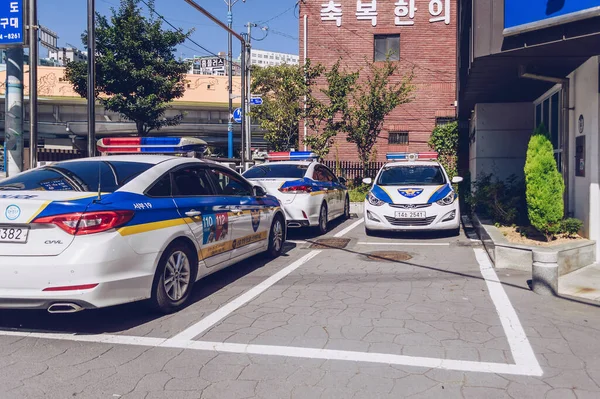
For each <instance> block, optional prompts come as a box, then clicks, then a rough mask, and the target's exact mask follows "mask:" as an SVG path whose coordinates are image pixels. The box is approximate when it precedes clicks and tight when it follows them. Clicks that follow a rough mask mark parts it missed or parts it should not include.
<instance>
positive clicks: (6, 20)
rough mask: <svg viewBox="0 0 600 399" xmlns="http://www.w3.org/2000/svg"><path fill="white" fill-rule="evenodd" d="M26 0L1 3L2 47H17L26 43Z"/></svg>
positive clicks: (0, 38) (0, 43)
mask: <svg viewBox="0 0 600 399" xmlns="http://www.w3.org/2000/svg"><path fill="white" fill-rule="evenodd" d="M24 1H25V0H9V1H3V2H2V4H0V47H15V46H21V45H23V44H24V43H25V29H24V27H25V21H24V16H25V10H24V9H23V6H24V4H23V3H24Z"/></svg>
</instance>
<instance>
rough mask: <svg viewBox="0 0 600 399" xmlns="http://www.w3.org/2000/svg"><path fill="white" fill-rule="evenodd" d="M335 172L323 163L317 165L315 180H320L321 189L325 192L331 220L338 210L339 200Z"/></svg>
mask: <svg viewBox="0 0 600 399" xmlns="http://www.w3.org/2000/svg"><path fill="white" fill-rule="evenodd" d="M332 177H333V178H335V176H333V174H332V173H331V172H329V170H328V169H327V168H326V167H325V166H323V165H317V166H315V171H314V180H315V181H317V182H319V186H320V188H321V191H324V192H325V200H326V201H327V211H328V213H329V216H328V218H329V220H331V219H332V218H333V217H334V216H335V215H336V214H337V212H338V209H337V208H338V207H339V205H338V201H337V198H336V194H335V190H334V188H333V182H332Z"/></svg>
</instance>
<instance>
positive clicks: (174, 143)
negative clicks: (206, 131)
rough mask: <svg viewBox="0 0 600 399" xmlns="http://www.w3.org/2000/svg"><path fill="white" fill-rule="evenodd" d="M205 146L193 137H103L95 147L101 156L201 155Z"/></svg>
mask: <svg viewBox="0 0 600 399" xmlns="http://www.w3.org/2000/svg"><path fill="white" fill-rule="evenodd" d="M207 145H208V144H207V143H206V141H204V140H201V139H198V138H195V137H105V138H102V139H100V140H98V142H97V144H96V147H97V149H98V152H100V153H103V154H187V153H190V152H197V153H199V154H203V153H204V151H205V150H206V147H207Z"/></svg>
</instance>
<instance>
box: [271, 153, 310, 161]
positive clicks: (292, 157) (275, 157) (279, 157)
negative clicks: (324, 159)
mask: <svg viewBox="0 0 600 399" xmlns="http://www.w3.org/2000/svg"><path fill="white" fill-rule="evenodd" d="M267 159H268V160H269V161H309V160H314V159H317V155H316V154H315V153H314V152H310V151H291V152H289V151H284V152H270V153H269V154H267Z"/></svg>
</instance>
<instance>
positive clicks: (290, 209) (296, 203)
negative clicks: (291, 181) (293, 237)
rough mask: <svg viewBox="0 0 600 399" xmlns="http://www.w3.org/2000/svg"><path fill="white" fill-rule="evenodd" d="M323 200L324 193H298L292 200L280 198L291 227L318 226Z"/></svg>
mask: <svg viewBox="0 0 600 399" xmlns="http://www.w3.org/2000/svg"><path fill="white" fill-rule="evenodd" d="M323 200H324V198H323V195H314V196H311V195H296V196H295V198H294V199H293V201H291V202H285V201H283V200H281V199H280V201H281V204H282V208H283V211H284V212H285V218H286V220H287V223H288V226H289V227H291V228H294V227H309V226H310V227H314V226H318V225H319V211H320V210H321V204H322V203H323Z"/></svg>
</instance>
